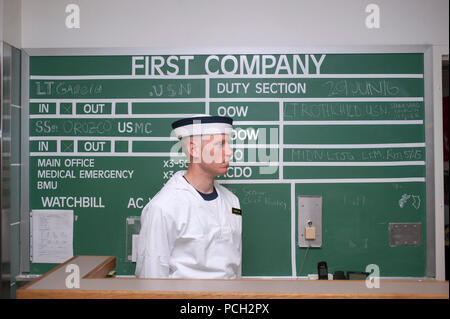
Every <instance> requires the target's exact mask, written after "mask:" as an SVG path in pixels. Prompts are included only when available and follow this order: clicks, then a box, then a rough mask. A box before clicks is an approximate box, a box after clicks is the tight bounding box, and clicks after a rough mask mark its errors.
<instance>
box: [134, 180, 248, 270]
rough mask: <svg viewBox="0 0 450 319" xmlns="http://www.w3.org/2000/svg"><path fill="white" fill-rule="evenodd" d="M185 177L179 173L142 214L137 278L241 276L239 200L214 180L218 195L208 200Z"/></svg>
mask: <svg viewBox="0 0 450 319" xmlns="http://www.w3.org/2000/svg"><path fill="white" fill-rule="evenodd" d="M185 173H186V171H179V172H177V173H175V175H174V176H173V177H172V178H171V179H170V180H169V181H168V182H167V183H166V185H165V186H164V187H163V188H162V189H161V190H160V191H159V193H158V194H156V195H155V197H154V198H153V199H152V200H151V201H150V202H149V203H148V204H147V206H145V208H144V210H143V211H142V215H141V232H140V234H139V242H138V253H137V263H136V276H137V277H144V278H215V279H217V278H238V277H240V276H241V250H242V249H241V246H242V245H241V233H242V219H241V218H242V217H241V215H238V214H234V213H232V208H238V209H239V208H240V205H239V200H238V198H237V197H236V196H235V195H234V194H233V193H231V192H230V191H229V190H227V189H226V188H225V187H223V186H221V185H219V184H218V183H217V182H216V181H215V182H214V187H215V188H216V191H217V194H218V197H217V198H216V199H214V200H211V201H207V200H204V199H203V198H202V196H201V195H200V194H199V193H198V192H197V190H196V189H195V188H194V187H193V186H192V185H190V184H189V183H188V182H187V181H186V180H185V179H184V177H183V176H184V174H185ZM234 211H236V210H234Z"/></svg>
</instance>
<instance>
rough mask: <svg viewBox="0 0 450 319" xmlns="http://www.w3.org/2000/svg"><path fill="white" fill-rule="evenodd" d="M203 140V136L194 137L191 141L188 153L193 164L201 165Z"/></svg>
mask: <svg viewBox="0 0 450 319" xmlns="http://www.w3.org/2000/svg"><path fill="white" fill-rule="evenodd" d="M201 146H202V139H201V136H198V135H196V136H192V137H191V138H190V139H189V144H188V152H189V155H190V157H191V158H192V160H193V163H200V161H201V157H202V147H201Z"/></svg>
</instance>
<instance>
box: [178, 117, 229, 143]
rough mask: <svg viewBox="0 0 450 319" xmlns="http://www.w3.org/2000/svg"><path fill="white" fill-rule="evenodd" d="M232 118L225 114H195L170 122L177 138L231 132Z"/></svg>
mask: <svg viewBox="0 0 450 319" xmlns="http://www.w3.org/2000/svg"><path fill="white" fill-rule="evenodd" d="M232 125H233V119H232V118H231V117H227V116H211V115H204V114H202V115H195V116H193V117H188V118H184V119H181V120H178V121H175V122H173V123H172V128H173V131H174V133H175V135H176V137H177V138H178V139H181V138H183V137H186V136H193V135H210V134H231V128H232Z"/></svg>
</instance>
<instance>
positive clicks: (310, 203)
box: [297, 196, 322, 247]
mask: <svg viewBox="0 0 450 319" xmlns="http://www.w3.org/2000/svg"><path fill="white" fill-rule="evenodd" d="M297 200H298V215H297V220H298V224H297V228H298V246H299V247H322V196H298V198H297ZM308 221H311V225H312V226H313V227H315V237H316V238H315V239H314V240H307V239H306V238H305V226H306V225H307V224H308Z"/></svg>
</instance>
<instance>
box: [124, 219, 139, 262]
mask: <svg viewBox="0 0 450 319" xmlns="http://www.w3.org/2000/svg"><path fill="white" fill-rule="evenodd" d="M126 227H127V228H126V236H127V239H126V256H127V261H128V262H136V253H137V251H136V250H137V246H136V245H137V236H138V235H139V232H140V230H141V218H140V217H139V216H128V217H127V220H126Z"/></svg>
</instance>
